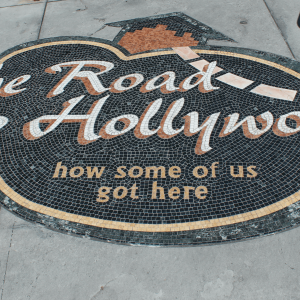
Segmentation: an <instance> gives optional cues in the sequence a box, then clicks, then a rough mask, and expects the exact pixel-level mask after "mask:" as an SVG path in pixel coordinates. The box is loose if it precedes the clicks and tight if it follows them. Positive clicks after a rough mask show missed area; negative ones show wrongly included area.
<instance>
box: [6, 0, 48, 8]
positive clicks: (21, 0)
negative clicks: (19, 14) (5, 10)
mask: <svg viewBox="0 0 300 300" xmlns="http://www.w3.org/2000/svg"><path fill="white" fill-rule="evenodd" d="M43 2H46V0H0V7H7V6H16V5H28V4H40V3H43Z"/></svg>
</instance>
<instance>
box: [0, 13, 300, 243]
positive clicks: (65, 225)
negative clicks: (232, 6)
mask: <svg viewBox="0 0 300 300" xmlns="http://www.w3.org/2000/svg"><path fill="white" fill-rule="evenodd" d="M107 25H108V26H115V27H120V32H119V34H118V35H117V36H116V38H115V39H114V41H112V42H111V41H108V40H101V39H91V38H86V37H61V38H52V39H46V40H39V41H35V42H30V43H26V44H23V45H20V46H17V47H15V48H13V49H10V50H8V51H6V52H4V53H3V54H2V55H1V56H0V101H1V106H0V146H1V148H0V158H1V165H0V176H1V177H0V189H1V192H0V202H1V204H2V205H3V206H4V207H5V208H7V209H9V210H10V211H12V212H14V213H15V214H17V215H19V216H21V217H22V218H24V219H26V220H30V221H33V222H36V223H39V224H43V225H45V226H47V227H49V228H52V229H55V230H59V231H62V232H67V233H70V234H75V235H79V236H86V237H90V238H95V239H100V240H103V241H111V242H118V243H124V244H144V245H162V246H167V245H197V244H210V243H219V242H228V241H237V240H243V239H248V238H253V237H257V236H263V235H268V234H271V233H274V232H278V231H282V230H286V229H288V228H291V227H294V226H297V225H298V224H299V222H300V205H299V204H298V203H299V202H298V201H299V200H300V192H299V189H300V178H299V166H298V163H299V160H300V156H299V151H300V150H299V149H300V133H299V132H300V105H299V100H300V97H299V93H298V90H299V88H300V73H299V72H300V63H299V62H297V61H294V60H291V59H288V58H285V57H281V56H277V55H274V54H269V53H264V52H261V51H254V50H249V49H241V48H230V47H215V46H207V45H206V43H207V41H208V40H209V39H218V40H227V41H232V40H231V39H230V38H228V37H226V36H225V35H223V34H222V33H220V32H216V31H215V30H213V29H212V28H210V27H208V26H206V25H204V24H202V23H200V22H198V21H196V20H194V19H192V18H190V17H188V16H186V15H184V14H182V13H172V14H168V15H160V16H155V17H149V18H143V19H134V20H129V21H123V22H117V23H111V24H107Z"/></svg>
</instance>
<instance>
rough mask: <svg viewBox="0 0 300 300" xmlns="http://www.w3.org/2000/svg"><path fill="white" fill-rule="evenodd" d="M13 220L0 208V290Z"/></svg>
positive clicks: (3, 280) (7, 256)
mask: <svg viewBox="0 0 300 300" xmlns="http://www.w3.org/2000/svg"><path fill="white" fill-rule="evenodd" d="M2 210H3V209H2ZM14 222H15V218H14V217H12V216H11V214H8V213H7V212H4V213H3V212H1V208H0V291H2V289H3V283H4V282H5V273H6V267H7V262H8V258H9V252H10V246H11V240H12V235H13V227H14ZM0 295H1V292H0ZM0 299H1V298H0Z"/></svg>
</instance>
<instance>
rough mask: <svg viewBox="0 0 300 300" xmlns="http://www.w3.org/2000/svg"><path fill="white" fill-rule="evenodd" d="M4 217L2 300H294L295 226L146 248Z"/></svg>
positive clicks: (299, 265)
mask: <svg viewBox="0 0 300 300" xmlns="http://www.w3.org/2000/svg"><path fill="white" fill-rule="evenodd" d="M7 219H9V220H14V221H13V222H15V225H14V231H13V238H12V244H11V247H10V253H9V260H8V264H7V272H6V277H5V284H4V292H3V298H2V300H17V299H22V300H23V299H32V300H41V299H42V300H53V299H64V300H74V299H78V300H82V299H86V300H88V299H91V300H117V299H119V300H141V299H145V300H154V299H163V300H174V299H195V300H196V299H201V300H207V299H211V300H215V299H220V300H222V299H243V300H253V299H257V300H258V299H264V300H265V299H274V300H277V299H293V300H296V299H300V298H299V295H300V259H299V258H300V257H299V256H300V254H299V249H300V239H299V235H300V228H296V229H294V230H292V231H288V232H285V233H281V234H277V235H275V236H270V237H265V238H262V239H256V240H252V241H246V242H241V243H234V244H226V245H220V246H209V247H194V248H150V247H128V246H120V245H112V244H107V243H102V242H97V241H92V240H87V239H81V238H76V237H72V236H67V235H64V234H60V233H55V232H53V231H51V230H48V229H46V228H43V227H40V226H36V225H34V224H31V223H28V222H25V221H22V220H20V219H19V218H16V217H14V216H12V215H11V214H10V213H8V212H6V211H5V210H2V211H1V214H0V224H2V226H3V222H6V220H7ZM4 225H5V224H4ZM5 226H6V225H5ZM8 238H10V236H9V237H8Z"/></svg>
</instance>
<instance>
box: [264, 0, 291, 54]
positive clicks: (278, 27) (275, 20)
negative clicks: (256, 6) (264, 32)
mask: <svg viewBox="0 0 300 300" xmlns="http://www.w3.org/2000/svg"><path fill="white" fill-rule="evenodd" d="M263 2H264V3H265V6H266V7H267V9H268V11H269V13H270V15H271V17H272V19H273V21H274V23H275V24H276V26H277V28H278V30H279V32H280V34H281V36H282V38H283V39H284V41H285V43H286V45H287V47H288V48H289V50H290V52H291V54H292V56H293V58H294V59H296V57H295V55H294V53H293V51H292V49H291V47H290V45H289V43H288V42H287V40H286V38H285V37H284V35H283V33H282V31H281V29H280V27H279V26H278V24H277V22H276V20H275V18H274V16H273V14H272V12H271V10H270V8H269V6H268V4H267V2H266V0H263Z"/></svg>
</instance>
